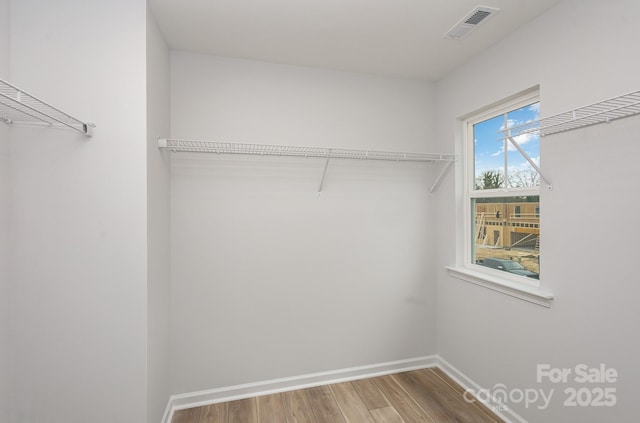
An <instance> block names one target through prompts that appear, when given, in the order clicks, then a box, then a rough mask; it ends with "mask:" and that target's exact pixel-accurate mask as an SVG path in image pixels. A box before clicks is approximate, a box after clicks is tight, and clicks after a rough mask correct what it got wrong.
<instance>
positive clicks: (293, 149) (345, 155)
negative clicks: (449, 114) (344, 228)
mask: <svg viewBox="0 0 640 423" xmlns="http://www.w3.org/2000/svg"><path fill="white" fill-rule="evenodd" d="M158 147H159V148H162V149H167V150H169V151H171V152H174V153H177V152H192V153H193V152H195V153H217V154H245V155H257V156H283V157H311V158H313V157H315V158H323V159H325V166H324V170H323V174H322V179H321V181H320V186H319V188H318V194H320V192H322V187H323V184H324V179H325V176H326V173H327V168H328V165H329V161H330V159H353V160H384V161H394V162H425V163H444V168H443V169H442V171H441V173H440V175H439V176H438V177H437V178H436V181H435V182H434V184H433V185H432V187H431V189H430V190H429V193H433V192H434V191H436V190H437V188H438V186H439V185H440V182H441V181H442V178H443V177H444V175H445V173H446V172H447V170H448V169H449V167H450V165H451V164H452V163H453V162H454V161H455V160H456V156H455V155H454V154H439V153H407V152H396V151H375V150H352V149H346V148H322V147H301V146H287V145H268V144H245V143H231V142H217V141H198V140H184V139H167V138H159V139H158Z"/></svg>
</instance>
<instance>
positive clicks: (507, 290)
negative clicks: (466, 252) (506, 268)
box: [445, 266, 553, 308]
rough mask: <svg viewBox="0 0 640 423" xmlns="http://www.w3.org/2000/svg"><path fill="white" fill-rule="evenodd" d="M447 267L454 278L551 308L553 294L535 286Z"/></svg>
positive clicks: (462, 268) (461, 268)
mask: <svg viewBox="0 0 640 423" xmlns="http://www.w3.org/2000/svg"><path fill="white" fill-rule="evenodd" d="M445 267H446V268H447V270H448V271H449V274H450V275H451V276H453V277H454V278H457V279H460V280H463V281H466V282H470V283H473V284H475V285H479V286H482V287H485V288H488V289H491V290H493V291H497V292H500V293H502V294H505V295H509V296H511V297H514V298H518V299H521V300H523V301H528V302H530V303H533V304H537V305H539V306H543V307H547V308H549V307H551V302H552V301H553V294H550V293H548V292H544V291H541V290H540V289H538V288H536V287H534V286H526V285H523V284H519V283H517V282H511V281H508V280H506V279H502V278H499V277H495V276H492V275H487V274H484V273H481V272H477V271H473V270H470V269H466V268H464V267H450V266H445Z"/></svg>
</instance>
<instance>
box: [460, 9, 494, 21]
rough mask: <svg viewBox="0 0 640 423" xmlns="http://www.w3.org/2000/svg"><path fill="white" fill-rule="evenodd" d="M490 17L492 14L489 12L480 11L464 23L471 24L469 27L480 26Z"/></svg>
mask: <svg viewBox="0 0 640 423" xmlns="http://www.w3.org/2000/svg"><path fill="white" fill-rule="evenodd" d="M489 15H491V12H488V11H486V10H478V11H477V12H476V13H474V14H473V15H471V17H470V18H469V19H467V20H466V21H464V23H466V24H469V25H478V24H479V23H480V22H482V21H483V20H484V19H485V18H486V17H487V16H489Z"/></svg>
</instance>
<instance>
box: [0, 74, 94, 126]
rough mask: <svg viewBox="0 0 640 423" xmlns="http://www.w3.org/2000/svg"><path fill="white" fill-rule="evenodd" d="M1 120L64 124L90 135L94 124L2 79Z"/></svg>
mask: <svg viewBox="0 0 640 423" xmlns="http://www.w3.org/2000/svg"><path fill="white" fill-rule="evenodd" d="M0 120H1V121H3V122H4V123H6V124H14V123H15V124H46V125H53V126H64V127H66V128H69V129H72V130H74V131H76V132H79V133H81V134H83V135H85V136H88V137H90V136H91V135H92V130H93V128H94V127H95V125H94V124H92V123H88V122H83V121H81V120H80V119H77V118H75V117H73V116H71V115H69V114H67V113H65V112H63V111H62V110H60V109H58V108H56V107H54V106H52V105H50V104H48V103H46V102H45V101H43V100H40V99H39V98H37V97H35V96H33V95H31V94H29V93H27V92H26V91H24V90H22V89H20V88H18V87H16V86H15V85H12V84H10V83H9V82H7V81H5V80H3V79H0Z"/></svg>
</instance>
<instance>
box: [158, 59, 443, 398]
mask: <svg viewBox="0 0 640 423" xmlns="http://www.w3.org/2000/svg"><path fill="white" fill-rule="evenodd" d="M171 72H172V74H171V80H172V110H171V114H172V115H171V125H172V127H171V129H172V135H173V136H175V137H184V138H197V139H198V138H199V139H206V140H217V141H235V142H255V143H266V144H269V143H270V144H285V145H306V146H326V147H346V148H370V149H382V150H400V151H403V150H404V151H418V152H424V151H431V150H432V145H433V138H432V128H433V125H434V121H433V116H434V103H433V86H432V84H429V83H421V82H413V81H406V80H396V79H387V78H380V77H372V76H365V75H358V74H348V73H338V72H331V71H322V70H313V69H307V68H299V67H292V66H282V65H275V64H267V63H259V62H251V61H242V60H233V59H224V58H216V57H210V56H201V55H194V54H189V53H179V52H172V69H171ZM323 166H324V162H323V160H318V159H304V158H301V159H283V158H273V157H271V158H268V157H247V156H243V157H228V156H217V155H216V156H206V155H197V154H196V155H175V156H174V157H173V159H172V186H171V189H172V192H171V196H172V200H171V205H172V209H171V213H172V214H171V223H172V225H171V227H172V233H171V236H172V239H171V245H172V293H171V301H172V317H171V318H172V341H171V342H172V377H173V392H174V393H184V392H192V391H196V390H201V389H208V388H216V387H222V386H230V385H234V384H239V383H246V382H254V381H260V380H268V379H272V378H278V377H286V376H293V375H300V374H307V373H311V372H318V371H324V370H333V369H341V368H348V367H352V366H359V365H366V364H373V363H381V362H387V361H392V360H399V359H405V358H413V357H420V356H424V355H428V354H432V353H433V352H434V351H435V342H434V341H435V337H434V317H435V315H434V313H435V301H434V294H435V292H434V284H433V281H432V278H431V275H432V257H433V256H434V254H435V242H434V237H433V236H434V233H433V228H432V226H431V225H430V222H431V221H432V218H431V214H432V211H431V204H432V201H433V200H432V199H430V198H428V196H427V195H426V190H427V189H428V187H429V183H430V182H431V181H432V176H433V175H432V172H431V170H430V169H429V168H428V166H426V165H424V164H417V165H416V164H402V163H371V162H344V161H339V160H336V161H333V162H331V163H330V165H329V170H328V174H327V179H326V181H325V187H324V192H323V193H322V195H321V196H317V195H316V190H317V188H318V185H319V183H320V176H321V174H322V169H323Z"/></svg>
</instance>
